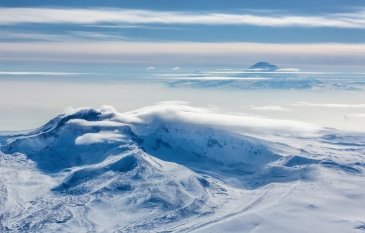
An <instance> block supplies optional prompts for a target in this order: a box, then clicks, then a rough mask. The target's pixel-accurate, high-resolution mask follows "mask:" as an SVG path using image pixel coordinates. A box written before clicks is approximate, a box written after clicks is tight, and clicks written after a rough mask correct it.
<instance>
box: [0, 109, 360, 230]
mask: <svg viewBox="0 0 365 233" xmlns="http://www.w3.org/2000/svg"><path fill="white" fill-rule="evenodd" d="M0 151H1V153H0V231H1V232H37V233H38V232H280V233H283V232H288V233H289V232H303V233H304V232H323V233H327V232H341V233H346V232H348V233H350V232H351V233H353V232H363V231H364V229H365V211H364V209H365V188H364V187H365V177H364V171H365V169H364V166H365V135H364V134H361V133H349V132H347V133H345V132H340V131H337V130H334V129H326V128H320V127H317V126H314V125H311V124H306V123H301V122H296V121H287V120H273V119H267V118H258V117H253V116H245V115H228V114H222V113H217V112H214V111H211V110H209V109H204V108H195V107H191V106H189V105H187V104H185V103H177V102H168V103H161V104H159V105H156V106H150V107H145V108H142V109H138V110H135V111H130V112H125V113H119V112H117V111H116V110H114V109H113V108H112V107H102V108H100V109H91V108H83V109H75V110H72V111H70V112H68V113H65V114H62V115H59V116H57V117H55V118H54V119H52V120H50V121H49V122H48V123H47V124H45V125H44V126H42V127H40V128H38V129H35V130H30V131H22V132H11V133H9V132H7V133H2V134H1V136H0Z"/></svg>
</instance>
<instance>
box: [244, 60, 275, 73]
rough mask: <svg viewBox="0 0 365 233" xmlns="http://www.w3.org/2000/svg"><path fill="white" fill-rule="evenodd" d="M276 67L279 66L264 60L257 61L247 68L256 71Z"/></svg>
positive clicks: (270, 69) (269, 69)
mask: <svg viewBox="0 0 365 233" xmlns="http://www.w3.org/2000/svg"><path fill="white" fill-rule="evenodd" d="M278 69H279V67H277V66H276V65H273V64H270V63H269V62H266V61H261V62H257V63H255V64H254V65H252V66H250V67H249V68H248V70H256V71H276V70H278Z"/></svg>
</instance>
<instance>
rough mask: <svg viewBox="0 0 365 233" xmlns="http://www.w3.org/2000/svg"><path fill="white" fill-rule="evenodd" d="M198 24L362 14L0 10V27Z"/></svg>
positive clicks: (327, 21)
mask: <svg viewBox="0 0 365 233" xmlns="http://www.w3.org/2000/svg"><path fill="white" fill-rule="evenodd" d="M19 23H53V24H59V23H71V24H102V23H114V24H123V23H125V24H199V25H254V26H268V27H335V28H361V29H362V28H365V11H355V12H350V13H329V14H319V15H305V16H304V15H278V14H272V15H269V16H266V15H265V16H264V15H255V14H238V13H219V12H196V13H194V12H176V11H152V10H131V9H115V8H114V9H113V8H112V9H78V8H73V9H58V8H0V24H5V25H6V24H19Z"/></svg>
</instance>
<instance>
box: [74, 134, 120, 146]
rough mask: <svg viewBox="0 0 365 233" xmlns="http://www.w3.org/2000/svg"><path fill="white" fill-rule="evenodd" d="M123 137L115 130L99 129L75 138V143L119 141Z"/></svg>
mask: <svg viewBox="0 0 365 233" xmlns="http://www.w3.org/2000/svg"><path fill="white" fill-rule="evenodd" d="M122 139H123V136H122V135H121V134H118V133H117V132H110V131H101V132H98V133H86V134H84V135H81V136H79V137H77V138H76V140H75V144H76V145H89V144H97V143H105V142H107V143H113V142H120V141H121V140H122Z"/></svg>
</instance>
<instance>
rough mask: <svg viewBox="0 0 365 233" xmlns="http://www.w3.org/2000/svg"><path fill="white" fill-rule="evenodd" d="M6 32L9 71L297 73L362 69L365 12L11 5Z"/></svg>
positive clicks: (286, 6)
mask: <svg viewBox="0 0 365 233" xmlns="http://www.w3.org/2000/svg"><path fill="white" fill-rule="evenodd" d="M0 33H1V35H2V36H1V37H0V53H1V54H2V55H1V56H0V62H2V63H6V64H9V63H22V62H30V61H34V62H38V61H47V62H55V63H57V62H59V63H62V62H80V63H83V62H84V63H127V64H128V63H143V64H145V63H146V64H148V63H151V62H150V61H153V62H155V63H161V64H162V63H169V62H173V63H181V64H184V63H212V64H217V63H225V62H224V61H226V63H231V64H238V63H240V62H241V63H242V62H243V63H245V62H246V63H249V62H252V61H254V60H257V59H265V60H268V59H271V60H274V61H275V62H278V63H288V64H289V65H291V64H290V63H293V65H296V64H302V63H303V64H308V65H310V64H311V63H313V64H318V63H321V64H322V63H323V64H325V65H331V64H332V65H336V66H337V65H339V64H343V65H348V66H363V65H364V62H363V61H364V58H365V55H363V54H365V53H364V52H365V3H364V1H356V0H347V1H345V0H342V1H339V0H321V1H318V0H317V1H314V0H307V1H302V0H300V1H299V0H290V1H289V0H277V1H269V0H266V1H264V0H256V1H233V0H228V1H227V0H225V1H216V0H210V1H207V0H202V1H192V0H187V1H177V0H156V1H150V0H127V1H111V0H106V1H96V0H89V1H75V0H74V1H68V0H66V1H43V0H38V1H34V0H23V1H19V0H17V1H7V2H5V1H3V2H0ZM85 44H87V45H88V46H86V47H85ZM78 45H80V46H78ZM275 45H280V46H279V47H280V48H281V49H282V50H278V49H276V48H277V47H275ZM234 46H236V47H237V49H234V48H233V49H232V47H234ZM255 49H256V50H255ZM212 50H213V51H212ZM266 58H267V59H266Z"/></svg>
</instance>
